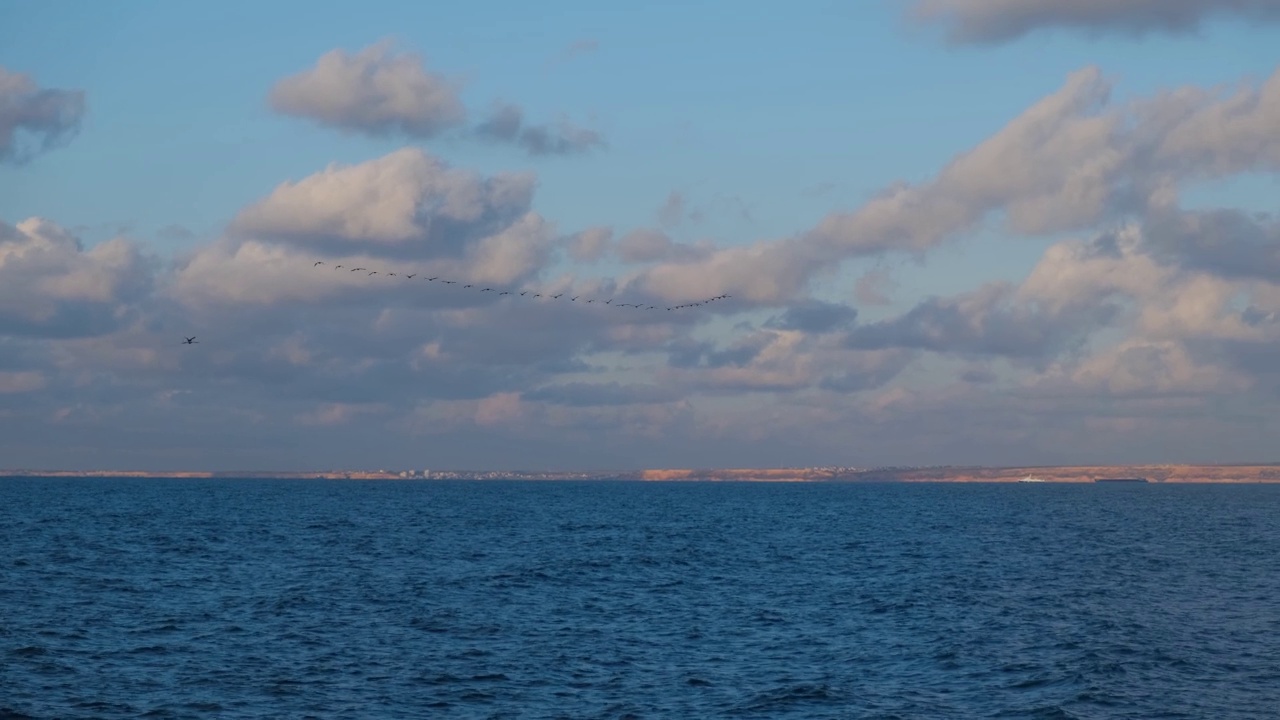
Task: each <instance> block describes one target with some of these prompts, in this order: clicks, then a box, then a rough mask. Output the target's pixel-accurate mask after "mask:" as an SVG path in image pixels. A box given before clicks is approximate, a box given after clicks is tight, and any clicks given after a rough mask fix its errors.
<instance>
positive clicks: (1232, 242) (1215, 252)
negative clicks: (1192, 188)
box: [1144, 209, 1280, 282]
mask: <svg viewBox="0 0 1280 720" xmlns="http://www.w3.org/2000/svg"><path fill="white" fill-rule="evenodd" d="M1144 237H1145V238H1146V241H1147V243H1148V244H1149V246H1150V247H1151V249H1152V252H1153V254H1154V255H1155V256H1156V257H1159V258H1163V259H1165V260H1166V261H1169V262H1173V263H1175V264H1177V265H1179V266H1181V267H1183V268H1186V269H1189V270H1195V271H1199V272H1206V273H1210V274H1213V275H1217V276H1219V277H1223V278H1232V279H1246V278H1253V279H1258V280H1268V281H1271V282H1275V281H1277V280H1280V220H1277V219H1276V218H1275V217H1274V216H1271V215H1266V214H1257V213H1246V212H1243V211H1240V210H1230V209H1220V210H1210V211H1203V212H1162V213H1156V214H1153V215H1152V216H1151V217H1149V218H1148V219H1147V222H1146V225H1145V227H1144Z"/></svg>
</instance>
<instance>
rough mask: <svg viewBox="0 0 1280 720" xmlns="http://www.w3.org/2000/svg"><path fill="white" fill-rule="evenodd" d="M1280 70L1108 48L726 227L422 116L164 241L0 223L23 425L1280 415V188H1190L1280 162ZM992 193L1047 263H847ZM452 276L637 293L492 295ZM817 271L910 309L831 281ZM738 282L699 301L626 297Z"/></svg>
mask: <svg viewBox="0 0 1280 720" xmlns="http://www.w3.org/2000/svg"><path fill="white" fill-rule="evenodd" d="M1274 86H1275V78H1274V77H1273V78H1271V79H1270V80H1268V81H1267V83H1265V84H1263V85H1260V86H1243V85H1242V86H1240V87H1235V88H1230V89H1221V88H1219V89H1212V90H1204V89H1199V88H1179V89H1174V90H1171V91H1169V92H1166V93H1160V94H1158V95H1155V96H1153V97H1147V98H1139V99H1137V100H1133V101H1128V102H1125V103H1121V104H1113V103H1112V102H1111V100H1110V93H1111V85H1110V83H1109V82H1107V81H1106V80H1105V79H1103V77H1102V75H1101V73H1100V72H1098V71H1096V70H1094V69H1091V68H1086V69H1084V70H1082V71H1080V72H1078V73H1076V74H1075V75H1073V76H1072V77H1071V78H1069V79H1068V81H1067V83H1065V84H1064V86H1063V87H1062V88H1060V89H1059V90H1058V91H1056V92H1054V93H1051V94H1050V95H1049V96H1048V97H1046V98H1044V99H1043V100H1041V101H1040V102H1038V103H1035V104H1034V105H1033V106H1032V107H1031V108H1029V109H1028V110H1027V111H1026V112H1024V113H1021V114H1020V115H1019V116H1018V117H1016V118H1015V119H1014V120H1013V121H1011V122H1010V123H1009V125H1008V126H1006V127H1004V128H1002V129H1001V130H999V131H998V132H996V133H994V134H993V135H992V136H991V137H989V138H987V139H986V140H984V141H983V142H981V143H978V144H977V145H976V146H974V147H972V148H969V149H968V150H967V151H966V152H962V153H960V154H959V155H957V156H955V158H954V159H953V160H952V161H951V162H950V163H948V164H947V165H946V166H945V167H943V168H942V169H941V171H940V172H939V173H938V174H937V175H936V176H934V177H932V178H929V179H926V180H925V181H923V182H920V183H916V184H912V185H907V184H900V185H894V186H891V187H889V188H887V189H885V191H884V192H882V193H881V194H880V195H878V196H876V197H873V198H871V199H870V200H869V201H868V202H866V203H865V204H864V205H862V206H861V207H854V208H850V209H849V210H848V211H847V212H842V213H840V214H838V215H833V216H831V217H829V218H827V219H826V220H825V221H824V222H823V223H822V224H820V225H819V226H818V227H817V228H815V229H813V230H812V231H806V232H798V233H795V234H791V235H787V236H784V237H775V238H759V239H754V238H753V239H749V240H748V241H747V242H744V243H736V244H719V243H716V242H713V241H711V240H700V241H698V242H696V243H692V244H686V243H681V242H676V241H675V240H673V239H672V238H671V237H670V236H668V235H667V234H665V233H663V232H661V231H660V230H658V229H654V228H645V227H641V228H627V229H625V230H615V228H616V227H617V226H595V227H588V228H585V229H582V230H580V231H578V232H575V233H571V234H568V233H561V232H559V231H558V230H557V228H556V227H555V225H554V224H553V223H552V221H551V220H550V219H547V218H544V217H542V216H541V215H540V214H539V213H538V212H536V211H535V209H534V208H535V207H536V203H535V192H536V191H537V188H538V176H537V175H534V174H532V173H502V172H494V173H479V172H473V171H470V170H466V169H462V168H458V167H454V166H452V165H450V164H448V163H445V162H443V161H441V160H439V159H438V158H436V157H435V156H433V155H431V154H429V153H426V152H423V151H421V150H418V149H415V148H406V149H402V150H398V151H395V152H392V153H388V154H387V155H384V156H382V157H376V158H372V159H370V160H368V161H366V162H361V163H355V164H349V165H343V164H334V165H330V166H329V167H323V166H320V165H318V166H317V167H316V171H315V172H314V173H313V174H311V175H309V176H305V177H301V178H298V179H292V180H289V181H287V182H282V183H281V184H280V185H279V186H278V187H276V188H274V189H273V190H272V191H270V192H269V193H267V194H266V195H265V196H264V197H262V198H260V199H258V200H257V201H255V202H252V203H249V204H248V205H247V206H246V207H244V208H243V210H242V211H241V212H240V213H238V214H237V215H236V216H235V218H234V220H233V222H232V223H231V224H230V226H229V228H228V229H227V232H226V233H225V234H224V235H223V236H220V237H217V238H216V239H214V240H213V241H211V242H205V241H203V240H196V239H192V240H191V244H192V247H188V248H184V249H183V250H182V251H181V252H180V253H179V254H178V255H177V256H176V257H175V258H174V260H173V262H172V263H171V264H170V265H167V266H157V264H156V263H154V262H153V261H152V260H150V259H149V258H148V257H147V256H146V255H145V254H144V253H142V252H141V251H140V250H139V249H138V248H137V247H135V246H134V245H133V244H132V243H130V242H127V241H125V240H122V239H117V240H112V241H110V242H107V243H103V244H101V245H98V246H95V247H92V248H90V249H85V248H84V247H83V245H82V244H81V243H80V242H79V241H78V240H77V239H76V238H75V237H74V236H73V235H72V234H71V233H69V232H68V231H67V230H66V229H65V228H60V227H59V226H57V225H55V224H53V223H52V222H50V221H48V220H41V219H29V220H26V221H24V222H22V223H19V224H18V225H16V226H9V225H0V392H3V393H4V394H3V397H4V402H3V403H0V405H2V406H3V408H4V409H3V411H0V454H4V455H5V456H6V457H13V458H20V459H24V460H21V462H22V463H23V464H32V463H37V462H38V461H41V459H42V458H45V459H48V462H49V464H53V465H64V466H65V465H68V464H77V463H79V464H83V465H100V464H103V463H116V464H120V465H130V466H135V467H136V466H140V465H144V464H146V463H150V464H152V465H162V464H165V463H167V462H172V463H173V464H174V465H175V466H176V465H182V466H188V467H189V466H191V465H206V466H213V467H227V466H240V467H245V466H280V465H282V464H283V465H288V464H292V463H293V462H299V463H310V464H311V466H312V467H316V466H321V467H323V466H329V465H339V464H340V465H348V466H350V465H362V464H363V465H373V466H375V467H376V466H396V465H399V466H417V467H421V466H422V465H424V464H429V465H430V466H433V467H442V466H445V467H447V466H455V467H456V466H472V467H474V466H483V465H489V466H499V467H503V466H505V467H518V466H525V467H537V466H544V467H545V466H561V467H563V466H565V465H576V466H578V467H583V466H587V465H605V466H613V467H628V466H632V467H634V466H637V465H646V464H668V465H680V464H685V465H693V466H697V465H716V464H720V465H724V464H729V463H731V462H732V463H733V464H746V465H750V464H753V463H755V464H766V463H767V464H770V465H776V464H782V463H796V464H809V463H812V462H815V461H819V462H850V463H860V462H864V461H865V462H875V463H878V462H891V461H903V462H913V463H914V462H926V463H927V462H957V463H959V462H975V461H976V462H1002V463H1005V462H1031V461H1038V462H1050V461H1054V460H1059V459H1060V460H1066V461H1072V460H1075V461H1080V460H1081V458H1080V457H1079V456H1076V457H1062V456H1061V455H1055V453H1063V452H1064V451H1062V450H1061V449H1060V448H1062V447H1070V448H1072V452H1075V453H1080V452H1085V451H1086V450H1087V451H1088V452H1089V453H1092V454H1091V455H1090V456H1089V458H1088V460H1089V461H1093V460H1106V459H1111V458H1121V457H1137V456H1138V455H1141V454H1142V453H1154V454H1156V455H1158V456H1159V457H1161V458H1162V459H1163V458H1166V457H1172V456H1170V455H1169V452H1170V451H1168V450H1166V448H1169V447H1171V446H1176V450H1177V453H1181V454H1182V455H1180V456H1179V457H1190V456H1191V455H1193V454H1194V453H1196V452H1210V453H1222V452H1227V451H1228V450H1230V449H1232V448H1240V449H1242V451H1243V449H1248V448H1254V449H1255V451H1256V449H1257V448H1264V449H1265V448H1269V447H1271V445H1273V444H1274V442H1273V440H1274V427H1273V426H1267V425H1266V423H1267V422H1270V420H1267V418H1272V417H1275V416H1276V412H1277V411H1280V371H1277V370H1276V367H1278V366H1280V363H1277V362H1276V356H1277V351H1276V348H1277V347H1280V320H1278V319H1277V318H1280V283H1278V282H1277V277H1280V274H1278V272H1277V271H1278V269H1280V267H1278V266H1277V263H1276V260H1277V258H1276V255H1275V249H1276V247H1277V246H1278V245H1280V236H1278V233H1280V231H1278V230H1277V220H1276V219H1275V217H1274V216H1272V215H1260V214H1251V213H1247V212H1244V211H1243V210H1239V209H1230V208H1226V209H1222V208H1219V209H1194V210H1193V209H1187V208H1184V207H1182V206H1181V205H1180V204H1179V198H1178V192H1179V190H1181V189H1182V188H1183V187H1184V186H1185V185H1187V184H1189V183H1191V182H1194V181H1196V180H1200V179H1206V178H1216V177H1224V176H1229V175H1231V174H1235V173H1239V172H1249V171H1254V170H1263V171H1267V170H1274V169H1276V168H1280V163H1278V162H1277V161H1276V159H1275V157H1276V156H1275V155H1274V154H1273V153H1274V150H1275V147H1276V145H1275V140H1274V139H1273V138H1272V137H1271V135H1269V134H1268V132H1266V128H1267V127H1268V123H1270V122H1271V118H1272V117H1273V115H1272V113H1273V112H1274V110H1273V104H1274V102H1275V101H1274V99H1273V98H1274V96H1275V91H1274V90H1273V88H1274ZM520 126H521V127H523V119H521V123H520ZM681 197H682V198H683V196H681ZM668 199H670V198H668ZM677 204H678V203H677ZM640 210H641V211H643V210H644V208H643V207H641V208H640ZM685 210H686V211H687V207H686V208H685ZM684 217H686V218H687V217H688V213H687V212H685V213H684ZM659 219H661V218H659ZM988 225H990V226H997V227H998V228H999V229H1003V230H1004V231H1005V232H1006V233H1007V234H1009V235H1012V236H1015V237H1012V238H1010V239H1009V241H1010V242H1025V239H1023V238H1021V237H1017V236H1029V237H1037V238H1042V239H1038V240H1036V242H1038V243H1040V246H1039V247H1042V248H1043V251H1042V253H1041V256H1040V257H1039V259H1038V261H1037V262H1036V263H1035V265H1034V267H1032V268H1031V269H1030V270H1029V271H1028V272H1027V273H1026V274H1025V276H1024V277H1021V278H1016V279H1012V280H1010V281H1007V282H993V283H985V284H977V283H975V285H974V286H969V287H967V288H965V289H964V290H963V291H961V292H956V293H954V294H948V295H946V296H939V297H931V298H926V299H923V300H915V299H913V300H911V302H910V303H908V304H906V305H904V307H903V308H896V307H894V306H893V305H889V304H887V303H889V301H890V299H891V298H890V295H891V294H892V293H893V292H894V286H893V284H892V282H890V281H889V278H888V276H887V274H885V271H884V270H872V271H870V272H867V273H866V274H864V275H862V276H861V277H858V278H856V282H854V276H848V277H846V276H843V275H839V274H838V270H839V267H838V266H839V264H840V262H841V261H842V260H844V259H845V258H849V257H857V256H872V257H874V256H878V255H884V254H887V253H892V252H909V253H916V254H921V255H923V254H927V253H929V252H931V251H933V250H934V249H935V248H938V247H941V246H943V245H944V244H945V243H948V242H951V241H953V240H954V239H956V238H960V237H963V236H964V235H965V234H966V233H968V232H972V231H975V230H979V229H985V228H986V226H988ZM615 232H617V237H616V238H615V235H614V234H615ZM1045 236H1049V237H1045ZM316 260H322V261H324V262H325V263H326V264H325V265H323V266H320V267H312V263H313V262H314V261H316ZM602 260H607V261H608V262H600V264H599V265H597V266H594V267H592V268H590V272H586V271H585V270H584V268H583V267H582V266H580V265H575V263H591V262H597V261H602ZM338 264H342V265H344V266H347V267H344V268H342V269H341V270H335V269H334V266H336V265H338ZM351 266H368V267H373V268H377V269H379V270H381V271H382V272H381V273H380V274H379V275H377V276H367V275H365V274H364V273H359V274H352V273H350V272H349V271H348V267H351ZM877 267H879V265H877ZM391 271H395V272H397V273H398V275H397V276H394V277H389V272H391ZM415 271H418V272H420V273H421V274H418V275H417V276H416V278H415V279H412V280H410V279H407V278H406V277H404V275H405V274H406V273H413V272H415ZM435 273H439V274H440V276H442V277H448V278H451V279H452V278H458V279H461V280H464V281H465V282H468V283H472V282H479V283H487V284H491V285H493V286H494V287H498V288H501V289H503V290H504V291H505V290H508V289H511V290H515V291H522V292H526V293H529V292H532V293H535V294H539V295H541V294H543V293H546V295H548V296H549V295H551V294H555V293H561V292H563V293H566V294H568V295H570V296H573V295H581V296H583V297H584V298H592V299H600V300H603V299H607V298H617V301H616V302H615V303H614V304H612V305H604V303H603V302H597V303H593V304H591V305H585V304H584V303H582V302H577V303H569V302H568V300H567V298H561V299H557V300H554V301H552V300H549V299H546V298H545V297H544V298H540V299H537V300H534V299H531V298H529V297H523V296H519V295H517V296H514V297H502V298H499V297H496V293H483V294H482V293H480V292H478V291H476V290H474V289H473V290H468V291H466V292H463V291H462V290H459V289H457V288H456V287H452V286H441V285H440V284H439V283H437V282H434V281H432V282H428V281H427V280H426V278H427V277H431V276H433V275H434V274H435ZM895 278H896V272H895ZM819 279H825V280H826V281H829V282H823V283H822V284H823V287H824V288H825V287H829V286H831V285H835V287H837V289H838V288H839V287H845V288H847V289H846V290H844V291H839V292H849V291H850V290H851V291H852V292H853V294H854V296H855V297H856V298H857V301H858V305H859V307H864V306H865V305H868V304H881V305H882V306H884V307H885V310H882V311H880V312H878V313H877V317H875V318H874V319H873V320H872V321H868V320H866V319H865V318H864V317H863V316H862V315H860V314H859V312H858V310H857V309H855V308H854V307H849V306H846V305H843V304H840V303H832V302H827V301H824V300H819V299H818V298H817V297H815V292H814V288H815V286H816V285H817V284H818V283H817V280H819ZM907 279H908V278H903V279H902V282H904V283H905V282H906V281H907ZM723 293H728V294H731V295H733V296H734V297H733V298H731V299H727V300H724V301H716V302H715V303H712V304H710V305H707V306H699V307H698V308H694V309H692V310H691V311H689V312H685V313H680V312H666V311H665V309H664V310H663V311H653V312H650V311H648V310H637V309H635V308H631V307H629V305H630V304H631V303H632V302H635V303H640V302H641V301H645V302H663V303H664V307H665V305H666V304H673V303H680V302H686V301H689V300H698V299H702V298H705V297H707V296H710V295H719V294H723ZM893 299H895V300H898V301H899V302H901V301H904V300H905V299H906V298H898V297H895V298H893ZM624 305H626V306H624ZM890 310H892V314H890V315H889V316H888V317H883V316H882V314H881V313H885V312H889V311H890ZM193 334H194V335H197V336H199V338H200V340H201V344H200V345H197V346H181V345H179V342H180V340H181V337H182V336H183V335H193ZM1197 418H1199V419H1197ZM1258 418H1262V420H1258ZM1268 427H1270V429H1271V430H1272V432H1271V434H1270V435H1268V434H1266V432H1264V431H1266V430H1267V429H1268ZM50 438H56V442H55V440H51V439H50ZM1171 444H1172V445H1171ZM118 447H122V448H138V447H148V448H154V449H155V450H154V451H153V452H151V454H149V455H146V456H145V458H144V457H143V456H142V455H140V454H139V453H137V451H136V450H134V451H133V452H132V454H131V453H127V452H125V451H123V450H118V449H116V448H118ZM281 448H304V449H306V450H307V452H306V453H305V457H304V456H303V455H302V454H301V453H299V454H298V455H297V456H294V457H293V458H291V457H289V454H290V453H292V452H294V451H293V450H292V449H290V450H284V451H282V450H281ZM851 448H852V449H851ZM1223 448H1226V449H1227V450H1223ZM427 458H429V460H428V459H427ZM726 458H728V460H726ZM1171 461H1176V458H1175V459H1172V460H1171Z"/></svg>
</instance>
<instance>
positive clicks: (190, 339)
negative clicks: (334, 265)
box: [182, 265, 315, 345]
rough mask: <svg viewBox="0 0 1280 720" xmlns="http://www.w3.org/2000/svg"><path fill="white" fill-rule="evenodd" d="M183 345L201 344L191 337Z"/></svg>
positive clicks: (193, 336) (194, 337)
mask: <svg viewBox="0 0 1280 720" xmlns="http://www.w3.org/2000/svg"><path fill="white" fill-rule="evenodd" d="M311 267H315V265H312V266H311ZM183 337H187V336H186V335H183ZM182 344H183V345H199V344H200V343H198V342H196V336H195V335H192V336H191V337H189V338H187V339H186V340H183V341H182Z"/></svg>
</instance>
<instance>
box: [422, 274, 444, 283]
mask: <svg viewBox="0 0 1280 720" xmlns="http://www.w3.org/2000/svg"><path fill="white" fill-rule="evenodd" d="M439 279H440V276H439V275H437V276H435V277H433V278H427V282H431V281H432V280H439ZM445 283H446V284H449V281H448V280H445Z"/></svg>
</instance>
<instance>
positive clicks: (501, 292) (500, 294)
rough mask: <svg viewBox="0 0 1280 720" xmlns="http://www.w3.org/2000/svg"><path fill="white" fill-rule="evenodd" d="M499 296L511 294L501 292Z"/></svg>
mask: <svg viewBox="0 0 1280 720" xmlns="http://www.w3.org/2000/svg"><path fill="white" fill-rule="evenodd" d="M498 294H499V295H510V294H511V293H509V292H500V293H498Z"/></svg>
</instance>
